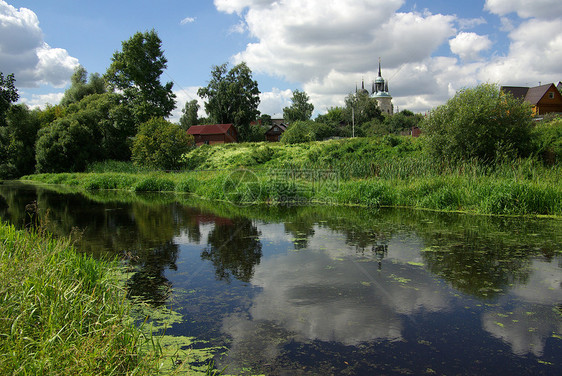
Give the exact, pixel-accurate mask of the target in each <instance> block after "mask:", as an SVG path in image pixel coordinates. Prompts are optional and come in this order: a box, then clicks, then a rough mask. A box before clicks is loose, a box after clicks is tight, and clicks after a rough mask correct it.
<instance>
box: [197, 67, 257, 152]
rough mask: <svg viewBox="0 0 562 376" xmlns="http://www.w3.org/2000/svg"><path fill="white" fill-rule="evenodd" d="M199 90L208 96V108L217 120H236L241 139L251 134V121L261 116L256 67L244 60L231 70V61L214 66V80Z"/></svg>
mask: <svg viewBox="0 0 562 376" xmlns="http://www.w3.org/2000/svg"><path fill="white" fill-rule="evenodd" d="M197 94H198V95H199V96H200V97H201V98H203V99H206V100H207V102H205V110H206V111H207V113H208V114H209V116H210V118H211V120H212V121H213V122H215V123H217V124H230V123H232V124H234V126H235V127H236V129H237V130H238V136H239V141H247V140H248V139H249V138H250V137H251V129H250V123H251V122H252V121H254V120H256V119H257V117H258V116H259V110H258V105H259V104H260V97H259V95H260V91H259V89H258V83H257V81H254V80H253V79H252V71H251V70H250V68H248V66H247V65H246V63H240V64H238V65H236V66H235V67H233V68H232V69H231V70H230V71H228V65H227V64H226V63H225V64H222V65H220V66H215V67H213V70H212V72H211V80H210V81H209V84H208V85H207V86H206V87H202V88H200V89H199V90H198V91H197Z"/></svg>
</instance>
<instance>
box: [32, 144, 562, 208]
mask: <svg viewBox="0 0 562 376" xmlns="http://www.w3.org/2000/svg"><path fill="white" fill-rule="evenodd" d="M185 164H186V166H187V167H189V168H190V169H191V170H186V171H182V172H171V173H164V172H150V171H146V170H137V169H136V168H135V167H134V166H132V165H131V164H126V163H115V162H112V163H104V164H98V165H94V166H93V167H92V169H91V172H87V173H62V174H41V175H31V176H26V177H24V178H23V180H27V181H34V182H41V183H48V184H65V185H69V186H73V187H77V188H80V189H85V190H97V189H122V190H129V191H135V192H143V191H151V192H179V193H191V194H194V195H196V196H199V197H202V198H205V199H210V200H221V201H227V202H231V203H234V204H238V205H240V204H243V205H247V204H257V203H267V204H274V205H308V204H313V205H316V204H327V205H359V206H366V207H409V208H415V209H429V210H439V211H453V212H454V211H458V212H468V213H477V214H485V215H490V214H491V215H531V216H536V215H545V216H562V184H561V179H560V177H561V176H562V168H561V167H560V165H559V164H556V165H553V166H546V165H544V164H543V162H541V161H539V160H538V159H534V158H528V159H519V160H509V161H501V160H498V161H497V162H496V163H494V164H491V165H490V164H488V165H483V164H480V163H478V162H476V161H468V162H464V163H457V164H454V165H453V164H445V163H442V164H436V163H434V162H433V161H432V160H431V159H430V158H428V157H427V156H425V155H424V153H423V150H422V148H421V146H420V145H419V142H418V141H416V140H412V139H411V138H408V137H397V136H389V137H382V138H378V139H367V138H363V139H349V140H332V141H324V142H311V143H307V144H297V145H281V144H270V143H269V144H268V143H248V144H228V145H215V146H212V147H211V146H204V147H200V148H198V149H195V150H193V151H192V152H190V153H189V154H187V155H186V156H185Z"/></svg>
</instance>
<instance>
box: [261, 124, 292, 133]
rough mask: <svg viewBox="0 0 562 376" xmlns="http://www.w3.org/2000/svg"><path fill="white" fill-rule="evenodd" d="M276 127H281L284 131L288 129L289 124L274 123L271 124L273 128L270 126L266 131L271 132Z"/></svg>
mask: <svg viewBox="0 0 562 376" xmlns="http://www.w3.org/2000/svg"><path fill="white" fill-rule="evenodd" d="M275 127H277V128H279V129H281V131H283V132H285V131H286V130H287V126H286V125H285V124H273V125H272V126H271V128H269V130H268V131H267V132H265V133H269V132H271V131H272V130H273V128H275Z"/></svg>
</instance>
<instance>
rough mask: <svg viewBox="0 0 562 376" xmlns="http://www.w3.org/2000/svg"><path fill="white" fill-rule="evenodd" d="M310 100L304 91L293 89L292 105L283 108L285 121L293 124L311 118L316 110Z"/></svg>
mask: <svg viewBox="0 0 562 376" xmlns="http://www.w3.org/2000/svg"><path fill="white" fill-rule="evenodd" d="M309 100H310V98H309V97H308V95H307V94H306V93H305V92H304V91H299V90H295V91H293V97H292V98H291V102H292V103H291V105H290V106H289V107H285V108H284V109H283V119H284V120H285V122H287V123H289V124H291V123H293V122H295V121H299V120H300V121H307V120H310V117H311V116H312V112H313V111H314V105H313V104H312V103H309Z"/></svg>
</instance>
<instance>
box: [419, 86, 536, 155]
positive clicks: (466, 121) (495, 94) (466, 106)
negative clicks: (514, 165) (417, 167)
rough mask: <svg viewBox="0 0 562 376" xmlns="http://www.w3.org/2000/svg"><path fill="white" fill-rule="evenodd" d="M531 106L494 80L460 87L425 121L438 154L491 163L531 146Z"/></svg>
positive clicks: (432, 148) (429, 144)
mask: <svg viewBox="0 0 562 376" xmlns="http://www.w3.org/2000/svg"><path fill="white" fill-rule="evenodd" d="M530 115H531V110H530V106H529V105H528V104H526V103H524V102H521V101H519V100H516V99H515V98H513V97H512V96H511V95H509V94H504V93H500V91H499V89H498V87H497V86H496V85H492V84H482V85H479V86H477V87H475V88H467V89H463V90H461V91H459V92H458V93H457V94H456V95H455V97H454V98H452V99H450V100H449V101H448V102H447V104H445V105H443V106H440V107H438V108H437V109H435V110H434V111H432V112H431V115H430V117H429V118H427V119H426V120H425V121H424V122H423V123H422V128H423V130H424V133H425V135H426V140H427V149H428V151H429V152H430V154H432V155H433V156H434V157H437V158H443V159H449V160H470V159H476V160H479V161H482V162H487V163H491V162H494V161H495V160H498V159H502V160H503V159H505V160H507V159H510V158H514V157H517V156H524V155H527V154H528V153H529V150H530V143H531V138H530V132H531V129H532V121H531V116H530Z"/></svg>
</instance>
